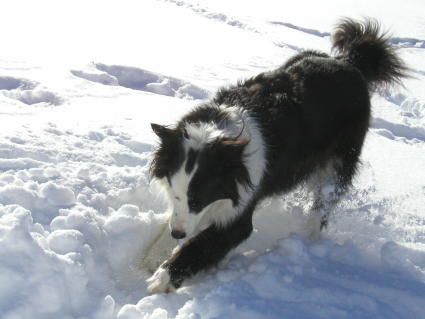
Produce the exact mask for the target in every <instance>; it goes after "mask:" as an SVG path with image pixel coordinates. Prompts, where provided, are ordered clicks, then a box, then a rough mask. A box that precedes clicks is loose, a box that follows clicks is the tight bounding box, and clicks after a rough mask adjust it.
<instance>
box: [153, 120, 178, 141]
mask: <svg viewBox="0 0 425 319" xmlns="http://www.w3.org/2000/svg"><path fill="white" fill-rule="evenodd" d="M151 127H152V131H153V132H154V133H155V134H156V135H157V136H158V137H159V138H160V139H161V140H162V141H165V140H168V139H170V138H171V137H174V136H175V135H176V132H175V130H173V129H171V128H168V127H166V126H164V125H159V124H155V123H151Z"/></svg>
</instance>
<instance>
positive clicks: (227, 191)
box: [148, 19, 407, 293]
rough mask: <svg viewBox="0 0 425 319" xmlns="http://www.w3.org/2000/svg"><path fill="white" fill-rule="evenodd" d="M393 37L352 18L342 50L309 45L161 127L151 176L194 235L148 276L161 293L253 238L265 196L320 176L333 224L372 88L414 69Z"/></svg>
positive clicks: (176, 223) (180, 231)
mask: <svg viewBox="0 0 425 319" xmlns="http://www.w3.org/2000/svg"><path fill="white" fill-rule="evenodd" d="M388 39H389V38H388V37H387V36H386V35H385V33H382V32H381V30H380V28H379V24H378V23H377V22H375V21H372V20H366V21H365V22H363V23H360V22H356V21H353V20H350V19H345V20H343V21H341V22H340V23H339V24H338V25H337V27H336V30H335V32H334V34H333V37H332V41H333V43H332V44H333V49H334V51H335V55H333V56H329V55H327V54H325V53H321V52H316V51H304V52H302V53H299V54H297V55H296V56H294V57H292V58H291V59H289V60H288V61H287V62H286V63H285V64H284V65H282V66H281V67H279V68H278V69H276V70H274V71H271V72H265V73H261V74H259V75H257V76H255V77H253V78H251V79H248V80H246V81H243V82H240V83H238V84H237V85H235V86H231V87H228V88H223V89H221V90H219V92H218V93H217V94H216V96H215V97H214V99H213V100H212V101H210V102H207V103H205V104H202V105H200V106H198V107H197V108H195V109H194V110H193V111H191V112H190V113H189V114H187V115H186V116H184V117H183V118H182V119H181V120H180V121H179V122H178V123H177V124H176V125H175V126H172V127H166V126H161V125H158V124H152V129H153V131H154V132H155V133H156V135H158V136H159V138H160V141H161V144H160V146H159V148H158V149H157V150H156V152H155V154H154V158H153V162H152V167H151V173H152V176H153V177H154V178H156V179H158V180H159V182H160V183H161V185H162V186H163V187H164V189H165V190H166V193H167V194H168V197H169V202H170V208H171V211H172V216H171V219H170V229H171V235H172V236H173V237H174V238H177V239H182V238H187V240H186V241H185V243H184V244H183V245H181V246H180V247H178V248H177V249H175V250H174V251H173V253H172V254H171V256H170V257H169V258H168V260H166V261H165V262H164V263H163V264H162V265H161V266H160V267H159V268H158V270H157V271H156V272H155V273H154V275H153V276H152V277H151V278H149V279H148V283H149V287H148V289H149V291H150V292H151V293H156V292H166V291H171V290H174V289H175V288H178V287H179V286H180V285H181V284H182V282H183V281H184V280H185V279H187V278H189V277H191V276H192V275H194V274H196V273H198V272H199V271H201V270H205V269H207V268H209V267H211V266H213V265H216V264H217V263H218V262H219V261H220V260H222V259H223V258H224V257H225V256H226V254H227V253H228V252H229V251H230V250H231V249H232V248H234V247H235V246H237V245H239V244H240V243H241V242H242V241H244V240H245V239H246V238H248V237H249V236H250V234H251V232H252V229H253V226H252V215H253V212H254V210H255V207H256V205H257V204H258V203H259V201H261V200H262V199H263V198H265V197H267V196H271V195H275V194H282V193H285V192H288V191H290V190H291V189H293V188H294V187H295V186H296V185H298V184H299V183H301V182H304V181H307V180H310V179H314V180H315V181H316V183H315V184H314V185H315V187H316V191H315V198H314V205H313V212H312V214H315V215H316V216H318V219H317V220H318V222H317V228H318V229H321V228H322V227H323V226H325V225H326V223H327V218H328V215H329V213H330V211H331V210H332V207H333V206H334V205H335V204H336V203H337V202H338V199H339V198H340V196H341V195H342V194H343V193H344V192H345V191H346V190H347V188H348V187H349V186H350V183H351V181H352V178H353V176H354V175H355V173H356V167H357V164H358V162H359V155H360V152H361V149H362V145H363V141H364V138H365V135H366V132H367V130H368V126H369V118H370V92H371V91H372V90H373V89H375V88H376V87H378V86H380V85H387V84H390V83H393V82H395V83H400V79H401V78H402V77H403V76H405V74H406V72H407V68H406V67H405V66H404V64H403V62H402V61H401V60H400V58H398V57H397V55H396V53H395V51H394V49H393V48H392V47H391V46H390V44H389V41H388ZM317 181H318V182H317ZM329 181H332V183H330V184H329ZM325 183H326V185H332V190H331V191H330V190H329V187H328V186H327V187H326V191H324V187H322V185H324V184H325Z"/></svg>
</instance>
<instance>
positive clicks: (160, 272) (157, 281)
mask: <svg viewBox="0 0 425 319" xmlns="http://www.w3.org/2000/svg"><path fill="white" fill-rule="evenodd" d="M146 281H147V283H148V291H149V293H150V294H159V293H163V292H172V291H175V290H176V289H175V288H174V286H173V284H172V283H171V280H170V275H169V274H168V270H167V269H166V268H162V267H159V268H158V269H157V270H156V271H155V273H154V274H153V275H152V276H151V277H150V278H149V279H148V280H146Z"/></svg>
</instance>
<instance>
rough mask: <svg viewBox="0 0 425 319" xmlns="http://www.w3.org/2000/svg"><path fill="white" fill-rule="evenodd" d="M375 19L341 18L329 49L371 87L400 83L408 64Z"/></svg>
mask: <svg viewBox="0 0 425 319" xmlns="http://www.w3.org/2000/svg"><path fill="white" fill-rule="evenodd" d="M389 38H390V37H389V36H388V34H387V32H383V31H382V30H381V28H380V25H379V23H378V22H377V21H376V20H371V19H366V20H365V21H364V22H363V23H360V22H357V21H354V20H351V19H343V20H342V21H341V22H340V23H338V25H337V26H336V29H335V32H334V33H333V35H332V49H333V50H334V51H336V52H337V54H338V56H339V57H340V58H342V59H344V60H346V61H347V62H349V63H351V64H352V65H354V66H355V67H356V68H358V69H359V70H360V72H361V73H362V74H363V76H364V77H365V78H366V81H368V83H369V85H370V86H371V87H372V88H376V87H379V86H385V85H389V84H392V83H396V84H401V78H403V77H405V76H407V71H408V69H407V67H406V65H405V64H404V62H403V61H402V60H401V59H400V57H399V56H398V55H397V54H396V49H395V48H394V47H392V46H391V44H390V42H389Z"/></svg>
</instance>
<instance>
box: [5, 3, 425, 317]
mask: <svg viewBox="0 0 425 319" xmlns="http://www.w3.org/2000/svg"><path fill="white" fill-rule="evenodd" d="M3 6H4V8H2V9H3V10H2V12H3V14H2V18H1V19H0V30H2V31H3V32H2V38H1V41H2V50H1V51H0V119H1V120H0V121H1V131H0V318H5V319H17V318H35V319H37V318H40V319H41V318H43V319H44V318H47V319H49V318H96V319H109V318H120V319H133V318H161V319H162V318H385V319H389V318H409V319H410V318H425V310H424V309H425V209H424V207H425V169H424V167H425V85H424V83H425V82H424V80H425V18H424V17H423V12H425V4H423V2H422V1H421V0H409V1H400V0H396V1H392V2H391V5H389V4H388V3H387V2H385V1H383V0H379V1H374V2H373V3H370V1H365V0H362V1H354V0H352V1H343V2H342V1H334V0H332V1H331V0H329V1H320V2H315V3H311V2H310V1H308V2H307V1H305V0H302V1H296V3H291V4H290V5H289V4H284V3H283V2H282V1H272V0H264V1H249V2H248V1H233V2H230V3H229V1H224V0H220V1H218V0H214V1H213V0H200V1H190V0H184V1H180V0H168V1H167V0H158V1H155V0H149V1H143V2H141V1H130V0H127V1H121V2H120V3H119V4H118V3H117V2H112V1H90V2H89V1H73V2H69V3H64V2H58V1H53V0H52V1H47V0H41V1H37V2H34V1H23V0H17V1H13V2H8V3H7V4H3ZM342 15H345V16H351V17H360V16H362V15H370V16H375V17H377V18H379V19H381V21H382V22H383V23H384V24H385V25H386V26H388V27H391V29H392V31H393V38H392V41H393V44H394V45H397V46H399V47H400V54H401V55H402V56H403V58H405V59H406V61H407V62H408V64H409V66H410V67H411V68H412V74H413V76H414V77H413V78H411V79H408V80H406V81H405V87H404V88H394V89H391V90H383V91H381V92H378V93H377V94H375V95H374V96H373V100H372V102H373V119H372V123H371V129H370V131H369V135H368V137H367V141H366V145H365V148H364V151H363V155H362V167H361V170H360V174H359V175H358V177H357V179H356V181H355V185H354V187H353V190H352V191H351V192H350V193H349V194H348V195H346V196H345V198H344V200H343V202H342V203H341V205H340V207H339V208H338V210H337V212H336V213H335V214H334V216H333V217H332V220H331V223H330V226H329V229H328V230H327V231H326V232H325V233H323V234H322V236H321V238H319V239H317V240H310V239H309V238H308V233H307V229H308V227H307V216H306V215H307V212H308V207H309V205H311V202H310V200H309V197H308V194H306V193H305V191H304V189H303V188H302V187H300V188H299V189H297V190H295V191H294V192H293V193H292V194H288V195H287V196H285V197H279V198H274V199H270V200H267V201H265V202H264V203H263V204H262V206H261V207H260V209H259V210H258V212H257V214H256V217H255V227H256V231H255V232H254V233H253V235H252V236H251V238H249V240H247V241H246V242H245V243H243V244H242V245H241V246H240V247H238V248H237V249H236V250H235V251H233V252H232V253H231V254H230V255H229V256H228V257H227V258H226V260H225V261H224V262H223V263H221V264H220V266H219V267H218V268H217V269H212V270H210V271H208V272H207V273H202V274H199V275H198V276H196V277H195V278H193V279H191V280H190V281H188V282H187V283H186V284H185V285H184V287H182V288H181V289H179V290H178V291H177V292H176V293H172V294H168V295H166V294H161V295H153V296H148V295H147V291H146V284H145V279H146V278H147V277H148V276H149V274H148V273H147V272H146V270H145V269H143V267H142V260H143V257H144V253H145V252H146V250H147V248H148V247H149V245H150V244H151V242H152V241H153V240H154V238H155V237H156V236H157V235H158V233H159V232H160V230H161V228H162V227H163V225H164V222H165V219H166V215H165V214H164V212H165V210H166V206H165V204H164V203H163V201H162V199H161V196H159V195H158V192H157V190H156V189H155V187H154V186H153V185H150V181H149V177H148V165H149V160H150V156H151V152H152V150H153V148H154V146H155V143H156V140H155V138H154V135H153V134H152V133H151V132H150V126H149V123H151V122H158V123H164V124H167V123H172V122H173V121H175V120H176V119H178V118H179V117H180V116H181V115H182V114H184V113H185V112H186V111H187V110H189V109H190V108H191V107H193V106H194V105H196V104H197V103H199V101H200V99H205V98H207V97H208V96H210V95H211V94H213V92H214V90H216V89H217V88H218V87H219V86H221V85H225V84H228V83H231V82H233V81H235V80H237V79H240V78H242V77H247V76H250V75H253V74H256V73H258V72H262V71H265V70H269V69H272V68H274V67H276V66H278V65H279V64H281V63H283V62H284V60H285V59H286V58H288V57H289V56H290V55H291V54H294V53H296V52H298V51H300V50H303V49H305V48H315V49H320V50H325V51H328V50H329V32H330V31H331V28H332V25H333V23H335V22H336V20H337V19H338V18H339V17H340V16H342Z"/></svg>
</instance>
